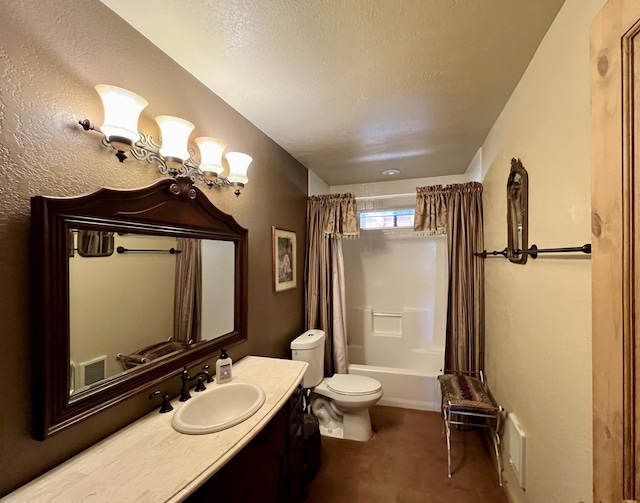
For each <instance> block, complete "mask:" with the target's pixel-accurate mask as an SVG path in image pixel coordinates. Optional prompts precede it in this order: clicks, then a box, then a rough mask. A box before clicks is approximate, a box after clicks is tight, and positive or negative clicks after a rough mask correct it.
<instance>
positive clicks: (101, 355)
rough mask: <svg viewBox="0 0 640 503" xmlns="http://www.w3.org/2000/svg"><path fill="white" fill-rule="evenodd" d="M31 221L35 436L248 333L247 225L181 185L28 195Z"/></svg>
mask: <svg viewBox="0 0 640 503" xmlns="http://www.w3.org/2000/svg"><path fill="white" fill-rule="evenodd" d="M31 222H32V226H31V229H32V242H33V246H32V250H33V251H32V271H31V272H32V291H33V312H34V316H33V320H34V322H33V330H34V334H33V340H34V344H35V347H38V348H39V350H38V351H35V352H34V362H33V369H34V376H33V379H34V382H37V383H38V384H39V385H38V386H37V387H36V388H35V390H34V407H33V410H34V428H33V435H34V437H35V438H36V439H38V440H44V439H45V438H47V437H48V436H50V435H52V434H54V433H56V432H58V431H60V430H62V429H64V428H67V427H70V426H72V425H74V424H75V423H77V422H78V421H81V420H82V419H84V418H86V417H89V416H90V415H92V414H95V413H97V412H100V411H101V410H103V409H104V408H106V407H108V406H110V405H113V404H115V403H117V402H119V401H122V400H124V399H125V398H127V397H130V396H132V395H134V394H136V393H139V392H140V391H141V390H145V389H148V388H149V387H151V386H154V385H156V384H158V383H160V382H162V381H164V380H166V379H168V378H170V377H172V376H174V375H177V374H178V373H179V372H180V371H181V369H182V368H183V367H184V366H192V365H197V364H200V363H202V362H203V361H205V360H207V359H209V358H212V357H213V356H214V355H215V353H216V352H217V351H219V350H220V348H222V347H229V346H232V345H234V344H237V343H239V342H242V341H245V340H246V338H247V260H248V259H247V246H248V244H247V230H246V229H244V228H243V227H241V226H240V225H239V224H238V223H237V222H236V221H235V220H234V219H233V217H231V216H230V215H227V214H225V213H223V212H222V211H220V210H219V209H217V208H216V207H215V206H214V205H213V204H212V203H211V202H210V201H209V199H207V197H206V196H205V195H204V193H202V192H201V191H200V190H199V189H198V188H197V187H193V186H192V184H191V182H190V180H188V179H181V178H178V179H176V180H172V179H164V180H161V181H159V182H157V183H155V184H154V185H151V186H150V187H146V188H144V189H137V190H112V189H101V190H99V191H97V192H94V193H92V194H88V195H85V196H80V197H70V198H66V197H65V198H55V197H45V196H34V197H33V198H32V199H31ZM74 250H77V251H78V253H74ZM95 257H100V258H95Z"/></svg>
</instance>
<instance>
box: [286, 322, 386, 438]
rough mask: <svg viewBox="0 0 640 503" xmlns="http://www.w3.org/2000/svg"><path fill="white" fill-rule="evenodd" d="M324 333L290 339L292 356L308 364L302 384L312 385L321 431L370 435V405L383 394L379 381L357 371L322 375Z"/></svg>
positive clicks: (339, 435)
mask: <svg viewBox="0 0 640 503" xmlns="http://www.w3.org/2000/svg"><path fill="white" fill-rule="evenodd" d="M324 337H325V335H324V331H322V330H317V329H314V330H308V331H307V332H305V333H304V334H302V335H300V336H299V337H297V338H296V339H295V340H293V341H292V342H291V353H292V358H293V359H294V360H301V361H306V362H307V363H308V364H309V367H307V370H306V371H305V374H304V382H303V386H304V387H305V388H307V389H311V396H310V400H311V412H312V413H313V415H315V416H316V417H317V418H318V421H319V423H320V433H321V434H322V435H325V436H330V437H335V438H344V439H349V440H358V441H361V442H364V441H367V440H369V439H370V438H371V437H372V436H373V430H372V428H371V418H370V416H369V407H371V406H372V405H374V404H375V403H376V402H377V401H378V400H380V398H381V397H382V393H383V391H382V384H380V382H379V381H377V380H376V379H373V378H370V377H365V376H359V375H350V374H334V375H333V376H332V377H323V367H324Z"/></svg>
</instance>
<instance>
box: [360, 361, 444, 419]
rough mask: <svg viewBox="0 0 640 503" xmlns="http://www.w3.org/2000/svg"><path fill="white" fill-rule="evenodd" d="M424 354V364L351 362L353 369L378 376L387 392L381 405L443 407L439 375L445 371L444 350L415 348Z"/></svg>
mask: <svg viewBox="0 0 640 503" xmlns="http://www.w3.org/2000/svg"><path fill="white" fill-rule="evenodd" d="M413 352H415V353H417V354H419V355H421V358H420V360H421V361H422V363H423V364H424V365H421V368H419V369H416V368H411V369H406V368H394V367H381V366H375V365H361V364H357V363H352V364H350V365H349V373H350V374H356V375H363V376H367V377H372V378H374V379H377V380H378V381H380V382H381V383H382V390H383V392H384V394H383V395H382V398H381V399H380V401H379V402H378V404H379V405H388V406H391V407H402V408H405V409H418V410H431V411H440V401H441V394H440V386H439V384H438V379H437V376H438V375H439V374H441V373H442V368H443V365H444V350H425V349H419V350H413Z"/></svg>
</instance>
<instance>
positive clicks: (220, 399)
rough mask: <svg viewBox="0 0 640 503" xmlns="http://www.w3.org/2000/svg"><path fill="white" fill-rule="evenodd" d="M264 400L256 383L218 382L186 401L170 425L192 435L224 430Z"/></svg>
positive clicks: (244, 417) (250, 413) (260, 405)
mask: <svg viewBox="0 0 640 503" xmlns="http://www.w3.org/2000/svg"><path fill="white" fill-rule="evenodd" d="M264 400H265V394H264V390H263V389H262V388H261V387H260V386H257V385H255V384H248V383H233V382H232V383H227V384H219V385H217V386H215V387H210V388H209V389H207V390H205V391H202V392H200V393H196V394H195V396H193V398H191V400H189V401H187V402H185V403H184V404H183V405H182V406H181V407H180V408H179V409H178V410H177V411H176V412H175V414H174V415H173V419H172V420H171V426H173V428H174V429H175V430H177V431H179V432H180V433H187V434H189V435H202V434H205V433H213V432H215V431H220V430H224V429H226V428H230V427H231V426H235V425H236V424H238V423H241V422H242V421H244V420H245V419H248V418H250V417H251V416H252V415H253V414H255V413H256V411H257V410H258V409H259V408H260V407H262V404H263V403H264Z"/></svg>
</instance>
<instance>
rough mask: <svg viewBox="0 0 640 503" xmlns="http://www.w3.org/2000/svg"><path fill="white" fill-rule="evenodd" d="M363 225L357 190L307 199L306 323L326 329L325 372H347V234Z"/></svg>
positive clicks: (354, 232) (308, 326)
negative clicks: (344, 255) (344, 248)
mask: <svg viewBox="0 0 640 503" xmlns="http://www.w3.org/2000/svg"><path fill="white" fill-rule="evenodd" d="M359 235H360V229H359V227H358V219H357V215H356V201H355V197H354V196H353V194H333V195H327V196H312V197H310V198H309V199H308V201H307V246H306V257H305V274H304V286H305V326H306V328H307V329H311V328H319V329H321V330H324V332H325V334H326V338H325V352H324V357H325V362H324V363H325V365H324V371H325V375H327V376H331V375H333V374H334V373H340V374H346V373H347V372H348V362H347V330H346V326H347V324H346V318H345V314H346V305H345V287H344V264H343V259H342V242H341V239H343V238H350V237H358V236H359Z"/></svg>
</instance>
